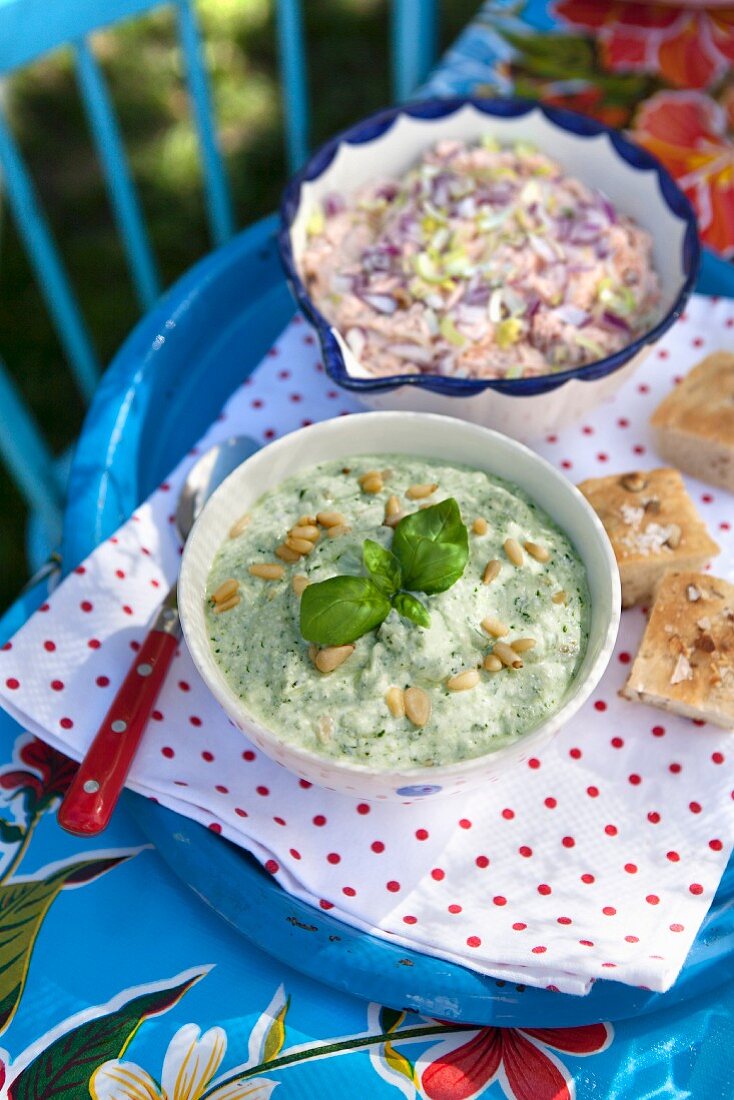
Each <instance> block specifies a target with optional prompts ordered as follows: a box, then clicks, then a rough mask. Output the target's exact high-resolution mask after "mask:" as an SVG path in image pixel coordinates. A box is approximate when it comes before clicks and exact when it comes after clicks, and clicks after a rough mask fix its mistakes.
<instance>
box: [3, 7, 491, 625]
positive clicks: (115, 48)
mask: <svg viewBox="0 0 734 1100" xmlns="http://www.w3.org/2000/svg"><path fill="white" fill-rule="evenodd" d="M52 2H63V0H52ZM477 6H478V0H445V2H444V3H443V4H441V5H440V8H441V22H440V46H441V49H444V48H445V47H446V46H447V45H448V44H449V43H450V42H451V41H452V40H453V39H454V38H455V37H456V35H457V34H458V33H459V31H460V30H461V29H462V27H463V26H464V25H465V24H466V23H467V22H468V21H469V19H470V18H471V16H472V15H473V14H474V12H475V10H476V8H477ZM196 7H197V11H198V15H199V20H200V24H201V30H202V35H203V38H204V43H205V50H206V60H207V65H208V69H209V73H210V78H211V83H212V91H213V98H214V104H215V112H216V116H217V122H218V127H219V134H220V139H221V143H222V148H223V152H224V155H225V158H226V164H227V169H228V174H229V179H230V183H231V186H232V191H233V196H234V202H235V210H236V218H237V224H238V226H246V225H248V224H249V223H250V222H252V221H255V220H257V219H258V218H259V217H260V216H262V215H263V214H266V213H269V212H270V211H272V210H273V209H274V208H275V207H276V206H277V204H278V201H279V195H280V190H281V187H282V185H283V183H284V182H285V179H286V167H285V160H284V155H283V116H282V110H281V100H280V92H279V80H278V72H277V64H276V48H275V26H274V10H273V3H272V0H198V2H197V4H196ZM303 7H304V15H305V21H306V34H307V40H308V58H309V86H310V91H311V97H312V112H313V114H312V134H311V143H312V146H313V145H315V144H318V143H320V142H321V141H323V140H324V139H325V138H326V137H328V136H329V135H330V134H332V133H333V132H335V131H336V130H338V129H340V128H341V127H343V126H345V125H347V124H349V123H350V122H353V121H355V120H356V119H358V118H360V117H361V116H363V115H366V114H368V113H369V112H371V111H373V110H375V109H376V108H378V107H380V106H384V105H386V104H388V103H389V102H390V100H391V91H390V70H389V57H388V28H389V16H390V11H389V8H390V5H389V2H388V0H307V2H306V3H305V4H304V5H303ZM94 45H95V50H96V54H97V56H98V58H99V59H100V61H101V63H102V65H103V68H104V72H105V75H106V77H107V80H108V82H109V86H110V90H111V93H112V96H113V99H114V102H115V106H116V108H117V110H118V117H119V120H120V125H121V128H122V131H123V136H124V140H125V144H126V149H127V153H128V156H129V159H130V163H131V167H132V171H133V175H134V177H135V180H136V182H137V184H138V187H139V190H140V196H141V201H142V204H143V208H144V211H145V215H146V219H147V225H148V228H149V231H150V234H151V238H152V241H153V246H154V249H155V253H156V256H157V259H158V262H159V265H160V270H161V274H162V278H163V281H164V283H165V285H170V283H171V282H173V281H174V280H175V279H176V278H177V276H179V275H180V274H181V273H182V272H183V271H184V270H185V269H186V268H187V267H189V266H190V265H191V264H192V263H193V262H194V261H195V260H196V259H198V258H199V257H200V256H202V255H203V254H204V253H205V252H207V251H208V250H209V248H210V247H211V245H210V242H209V238H208V234H207V227H206V223H205V215H204V205H203V195H202V190H201V175H200V167H199V160H198V154H197V147H196V140H195V136H194V133H193V130H192V128H191V116H190V112H189V108H188V103H187V99H186V93H185V90H184V87H183V83H182V68H181V57H180V53H179V50H178V47H177V45H176V37H175V33H174V24H173V15H172V13H171V10H170V9H167V8H165V7H164V8H161V9H159V10H157V11H153V12H152V13H151V14H149V15H147V16H145V17H144V18H141V19H136V20H134V21H132V22H129V23H124V24H120V25H119V26H117V27H116V28H114V29H112V30H111V31H109V32H101V33H99V34H97V35H96V36H95V38H94ZM5 94H6V99H7V108H8V112H9V116H10V119H11V123H12V127H13V130H14V133H15V135H16V137H17V139H18V141H19V143H20V145H21V148H22V150H23V153H24V155H25V156H26V158H27V162H28V165H29V168H30V170H31V173H32V175H33V178H34V181H35V183H36V186H37V189H38V191H39V193H40V197H41V201H42V204H43V206H44V207H45V210H46V213H47V215H48V218H49V221H50V224H51V228H52V231H53V233H54V235H55V238H56V241H57V243H58V245H59V247H60V250H61V253H62V256H63V258H64V261H65V263H66V265H67V269H68V272H69V276H70V278H71V281H72V284H73V286H74V289H75V291H76V293H77V295H78V298H79V302H80V305H81V308H82V312H83V314H84V316H85V318H86V319H87V322H88V325H89V328H90V331H91V335H92V338H93V341H94V343H95V345H96V347H97V350H98V353H99V356H100V359H101V360H102V362H103V363H107V362H109V360H110V358H111V357H112V355H113V354H114V352H115V350H116V349H117V347H118V346H119V345H120V343H121V341H122V340H123V339H124V338H125V336H126V335H127V333H128V332H129V330H130V328H131V327H132V326H133V325H134V323H135V321H136V320H137V318H138V316H139V314H138V309H137V306H136V302H135V299H134V296H133V292H132V288H131V285H130V280H129V278H128V274H127V268H126V264H125V260H124V257H123V254H122V250H121V246H120V240H119V237H118V235H117V233H116V230H115V228H114V224H113V220H112V215H111V212H110V208H109V205H108V203H107V198H106V193H105V188H104V184H103V181H102V177H101V174H100V168H99V164H98V161H97V160H96V157H95V154H94V151H93V148H92V144H91V141H90V138H89V134H88V129H87V125H86V121H85V118H84V115H83V111H82V106H81V103H80V100H79V95H78V92H77V86H76V80H75V76H74V71H73V68H72V63H71V58H70V56H69V55H68V54H67V53H66V52H65V51H59V52H56V53H54V54H50V55H48V56H47V57H45V58H44V59H42V60H41V61H40V62H38V63H36V64H34V65H32V66H29V67H28V68H27V69H25V70H23V71H22V72H20V73H18V74H17V75H15V76H14V77H13V78H12V79H11V80H10V81H9V82H8V84H7V86H6V89H5ZM0 204H1V205H0V217H1V221H0V349H1V352H0V353H1V354H2V356H3V358H4V360H5V362H6V364H7V366H8V368H9V370H10V371H11V373H12V374H13V375H14V377H15V379H16V381H17V383H18V385H19V386H20V388H21V389H22V391H23V393H24V394H25V395H26V397H27V398H28V400H29V401H30V403H31V406H32V408H33V410H34V412H35V414H36V416H37V417H38V419H39V421H40V423H41V425H42V427H43V429H44V431H45V433H46V437H47V439H48V440H49V443H50V444H51V446H52V447H53V449H54V451H55V453H57V454H60V453H62V452H63V451H64V450H65V449H66V448H67V447H69V446H70V445H71V444H72V442H73V440H74V439H75V437H76V436H77V435H78V433H79V429H80V427H81V423H82V419H83V407H82V403H81V400H80V398H79V396H78V394H77V391H76V389H75V387H74V385H73V383H72V381H71V379H70V376H69V373H68V371H67V370H66V368H65V364H64V359H63V355H62V352H61V349H60V346H59V343H58V340H57V338H56V336H55V333H54V330H53V327H52V325H51V322H50V320H49V318H48V314H47V312H46V308H45V305H44V303H43V300H42V298H41V296H40V293H39V291H38V287H37V285H36V283H35V280H34V276H33V273H32V271H31V269H30V267H29V264H28V262H27V259H26V257H25V253H24V251H23V248H22V246H21V244H20V242H19V240H18V237H17V235H16V233H15V230H14V227H13V224H12V219H11V218H10V216H9V213H8V210H7V206H6V205H5V204H2V199H1V198H0ZM0 487H1V491H0V608H3V607H5V606H6V605H7V604H8V603H9V602H10V601H11V600H12V599H13V597H14V596H15V595H16V594H17V593H18V591H19V590H20V588H21V586H22V584H23V583H24V581H25V580H26V579H27V576H28V568H27V564H26V560H25V551H24V529H25V518H26V517H25V512H24V506H23V502H22V500H21V498H20V496H19V495H18V494H17V492H16V491H15V489H14V487H13V486H12V484H11V482H10V479H9V477H8V474H7V471H6V470H5V469H4V468H2V467H0Z"/></svg>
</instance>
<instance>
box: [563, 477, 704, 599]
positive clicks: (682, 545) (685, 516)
mask: <svg viewBox="0 0 734 1100" xmlns="http://www.w3.org/2000/svg"><path fill="white" fill-rule="evenodd" d="M579 489H580V490H581V492H582V493H583V494H584V496H585V497H586V499H587V500H588V501H589V503H590V504H591V506H592V508H593V509H594V511H595V512H596V513H597V515H598V516H599V518H600V519H601V521H602V523H603V524H604V527H605V529H606V532H607V534H608V535H609V539H610V541H611V543H612V547H613V549H614V553H615V555H616V558H617V564H618V565H619V573H620V577H621V580H622V607H632V605H633V604H636V603H644V602H645V601H648V600H650V599H651V598H652V594H653V591H654V589H655V585H656V584H657V582H658V581H659V580H660V578H661V577H662V575H663V573H665V572H666V571H667V570H669V569H701V568H703V566H704V565H706V564H707V563H708V562H709V561H710V560H711V558H713V557H715V556H716V554H718V553H719V547H718V545H717V544H716V543H715V542H714V540H713V539H712V538H711V536H710V535H709V533H708V531H707V530H706V525H705V524H704V522H703V520H702V519H701V517H700V516H699V514H698V512H697V511H696V508H695V505H694V503H693V501H692V500H691V498H690V497H689V495H688V493H687V492H686V487H685V485H684V484H683V479H682V477H681V476H680V474H679V473H678V471H677V470H671V469H668V468H663V469H659V470H644V471H643V470H638V471H634V472H631V473H627V474H613V475H612V476H610V477H592V478H589V479H588V480H587V481H582V482H581V484H580V485H579Z"/></svg>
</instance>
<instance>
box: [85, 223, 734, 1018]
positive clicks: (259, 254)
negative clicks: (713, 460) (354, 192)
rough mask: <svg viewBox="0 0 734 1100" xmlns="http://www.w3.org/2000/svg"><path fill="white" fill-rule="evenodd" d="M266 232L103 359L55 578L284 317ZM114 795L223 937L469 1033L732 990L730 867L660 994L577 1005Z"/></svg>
mask: <svg viewBox="0 0 734 1100" xmlns="http://www.w3.org/2000/svg"><path fill="white" fill-rule="evenodd" d="M275 229H276V223H275V219H274V218H269V219H267V220H265V221H263V222H260V223H258V225H256V226H254V227H253V228H251V229H249V230H247V231H246V232H245V233H243V234H241V235H240V236H238V237H237V238H236V239H235V240H234V241H232V242H231V243H230V244H229V245H227V246H226V247H225V248H223V249H220V250H219V251H218V252H215V253H214V254H212V255H211V256H209V257H207V258H206V259H205V260H203V261H202V262H201V263H200V264H198V265H197V266H196V267H195V268H193V269H192V270H191V271H190V272H189V273H188V274H187V275H186V276H185V277H184V278H183V279H182V280H180V282H179V283H177V284H176V285H175V286H174V287H173V288H172V289H171V290H170V291H169V293H168V294H167V295H166V297H165V298H164V299H163V301H162V302H161V304H160V305H159V306H158V307H157V309H155V310H154V311H153V312H152V313H150V314H149V315H148V316H147V317H146V318H144V320H143V321H142V322H141V323H140V324H139V325H138V326H137V328H136V329H135V330H134V331H133V333H132V335H131V336H130V338H129V339H128V340H127V342H126V343H125V344H124V346H123V347H122V349H121V351H120V352H119V354H118V355H117V357H116V358H115V360H114V362H113V364H112V365H111V367H110V369H109V370H108V371H107V373H106V375H105V377H104V379H103V381H102V384H101V385H100V387H99V390H98V392H97V395H96V398H95V401H94V404H93V406H92V409H91V411H90V414H89V416H88V419H87V422H86V424H85V427H84V431H83V433H82V436H81V439H80V442H79V445H78V449H77V454H76V458H75V462H74V465H73V469H72V474H71V483H70V492H69V501H70V504H69V506H68V509H67V514H66V520H65V528H64V541H63V560H64V563H65V567H66V568H70V567H72V566H73V565H74V564H75V563H76V562H78V561H79V560H80V559H81V558H82V557H84V556H85V555H86V554H88V553H89V552H90V551H91V550H92V549H93V548H94V546H95V545H96V544H97V543H98V542H99V541H100V540H101V539H102V538H104V537H106V536H107V535H109V534H111V533H112V531H113V530H114V529H115V528H116V527H117V526H118V525H119V524H120V523H121V522H122V521H123V520H124V519H125V518H126V517H127V516H128V515H129V514H130V513H131V512H132V511H133V509H134V508H135V507H136V505H137V504H138V503H139V502H140V501H141V500H142V499H144V498H145V497H146V496H148V495H149V493H150V492H151V491H152V490H153V489H154V488H155V486H156V485H157V484H159V482H160V481H161V480H162V479H163V478H164V477H165V475H166V473H167V472H168V471H169V470H170V469H171V467H172V466H174V465H175V463H176V462H177V461H178V459H179V458H180V457H181V455H182V454H183V453H184V452H185V451H186V450H187V449H188V448H189V447H190V446H191V445H192V444H193V443H194V442H195V441H196V440H197V439H198V438H199V437H200V436H201V435H202V434H203V432H204V431H205V429H206V428H207V426H208V425H209V423H210V422H211V421H212V420H213V418H214V417H215V416H216V414H217V412H218V411H219V409H220V408H221V406H222V404H223V403H224V401H225V400H226V398H227V397H228V395H229V394H230V393H231V391H232V390H233V389H234V388H235V387H236V386H237V385H238V384H239V383H240V382H241V381H242V379H243V378H244V377H246V376H247V375H248V374H249V373H250V372H251V371H252V370H253V369H254V368H255V367H256V366H257V364H258V362H259V361H260V359H261V358H262V356H263V355H264V354H265V352H266V350H267V349H268V347H270V345H271V344H272V343H273V341H274V340H275V339H276V338H277V336H278V334H279V333H280V332H281V330H282V329H283V328H284V326H285V325H286V323H287V321H288V320H289V318H290V317H291V315H292V313H293V310H294V306H293V302H292V299H291V298H290V295H289V292H288V290H287V288H286V285H285V282H284V280H283V275H282V272H281V269H280V264H279V260H278V255H277V250H276V244H275V236H274V234H275ZM699 290H702V291H703V292H705V293H709V294H729V295H732V296H734V270H733V269H732V268H730V267H729V265H728V264H725V263H723V262H722V261H720V260H716V259H715V258H714V257H712V256H707V257H706V258H705V261H704V266H703V270H702V274H701V279H700V281H699ZM100 456H104V457H103V458H101V457H100ZM127 797H128V808H129V810H130V811H131V812H132V813H133V815H134V816H135V817H136V819H137V820H138V822H139V824H140V825H141V827H142V828H143V830H144V831H145V832H146V834H147V835H148V836H149V837H150V839H151V840H152V841H153V842H154V843H155V844H156V846H157V848H158V849H159V851H160V853H161V855H162V856H163V858H164V859H165V860H166V861H167V862H168V864H169V865H170V866H171V867H172V868H173V870H174V871H175V872H176V873H177V874H178V875H179V876H180V877H181V878H182V879H183V880H184V881H185V882H187V883H188V884H189V885H190V886H191V887H192V888H193V889H194V890H195V891H196V892H197V893H198V894H199V895H200V896H201V897H202V898H203V899H205V900H206V901H207V902H208V903H209V904H210V905H211V906H212V907H213V909H215V910H216V911H217V912H218V913H219V914H221V916H222V917H224V918H225V919H226V920H227V921H229V923H230V924H232V925H234V926H235V927H236V928H237V929H239V930H240V931H241V932H242V933H243V934H244V935H245V936H247V937H248V938H249V939H250V940H252V941H254V942H255V943H256V944H258V946H260V947H262V948H263V949H264V950H265V951H268V952H270V953H272V954H273V955H276V956H277V957H278V958H279V959H280V960H281V961H282V962H284V963H287V964H289V965H291V966H293V967H294V968H296V969H298V970H301V971H303V972H305V973H307V974H309V975H311V976H313V977H316V978H319V979H320V980H322V981H324V982H327V983H329V984H330V985H332V986H334V987H336V988H338V989H341V990H345V991H348V992H350V993H352V994H355V995H357V996H361V997H365V998H368V999H370V1000H376V1001H379V1002H382V1003H385V1004H389V1005H392V1006H394V1007H397V1008H402V1007H406V1008H408V1007H409V1008H412V1009H416V1010H418V1011H421V1012H424V1013H426V1014H428V1015H435V1016H440V1017H444V1018H447V1019H455V1020H462V1021H466V1022H471V1023H480V1024H502V1025H514V1026H526V1027H530V1026H540V1025H554V1026H573V1025H577V1024H583V1023H590V1022H593V1021H597V1020H608V1019H621V1018H623V1017H628V1016H633V1015H639V1014H641V1013H645V1012H653V1011H657V1010H658V1009H661V1008H663V1007H667V1006H669V1005H671V1004H673V1003H676V1002H680V1001H683V1000H686V999H689V998H692V997H694V996H697V995H699V994H701V993H703V992H705V991H707V990H710V989H712V988H714V987H715V986H717V985H719V984H721V983H724V982H726V981H729V980H731V979H732V978H733V977H734V864H732V865H730V868H729V870H728V871H727V874H726V876H725V878H724V880H723V881H722V883H721V886H720V889H719V892H718V894H717V895H716V899H715V901H714V904H713V906H712V909H711V910H710V912H709V915H708V917H707V920H706V922H705V924H704V926H703V928H702V930H701V932H700V934H699V937H698V939H697V941H696V943H695V945H694V947H693V949H692V951H691V954H690V956H689V959H688V961H687V964H686V967H685V970H684V972H683V974H682V976H681V978H680V979H679V981H678V982H677V983H676V986H675V988H674V989H673V990H671V991H670V992H668V993H666V994H663V995H658V994H651V993H649V992H647V991H645V990H640V989H630V988H628V987H626V986H622V985H620V984H619V983H616V982H606V981H604V982H598V983H597V984H596V985H595V986H594V989H593V991H592V992H591V993H590V995H589V996H588V997H585V998H579V997H570V996H565V995H561V994H554V993H548V992H546V991H543V990H536V989H527V988H525V987H523V986H519V985H514V984H512V983H508V982H503V981H495V980H494V979H491V978H486V977H482V976H480V975H477V974H474V973H472V972H471V971H469V970H466V969H464V968H463V967H460V966H456V965H454V964H450V963H446V962H442V961H440V960H436V959H431V958H428V957H426V956H424V955H420V954H418V953H416V952H411V951H406V950H404V949H403V948H400V947H398V946H396V945H394V944H390V943H388V942H385V941H384V940H378V939H376V938H373V937H371V936H369V935H366V934H365V933H363V932H359V931H356V930H354V929H352V928H349V927H348V926H347V925H344V924H342V923H341V922H339V921H337V920H336V919H334V918H333V917H330V916H329V915H328V914H324V913H323V912H322V911H320V910H318V911H317V910H315V909H313V908H311V907H310V906H308V905H306V904H304V903H303V902H299V901H297V900H295V899H293V898H291V897H290V896H289V895H288V894H286V893H285V892H284V891H283V890H282V889H281V888H280V887H279V886H278V885H277V883H275V881H274V880H273V879H272V877H271V876H270V875H268V874H266V873H265V872H263V871H262V870H261V868H260V867H259V865H258V864H257V863H256V862H255V861H254V860H253V859H252V858H251V857H249V856H248V855H247V854H246V853H244V852H242V851H241V850H240V849H239V848H236V847H234V846H233V845H230V844H228V843H227V842H226V841H224V840H222V839H221V838H219V837H216V836H215V835H214V834H213V833H211V832H209V831H208V830H207V829H204V828H202V827H200V826H198V825H196V824H194V823H193V822H190V821H188V820H187V819H184V818H181V817H179V816H178V815H176V814H173V813H171V812H170V811H168V810H164V809H163V808H161V807H159V806H157V805H155V804H153V803H151V802H148V801H146V800H144V799H141V798H138V797H136V796H134V795H128V796H127Z"/></svg>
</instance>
